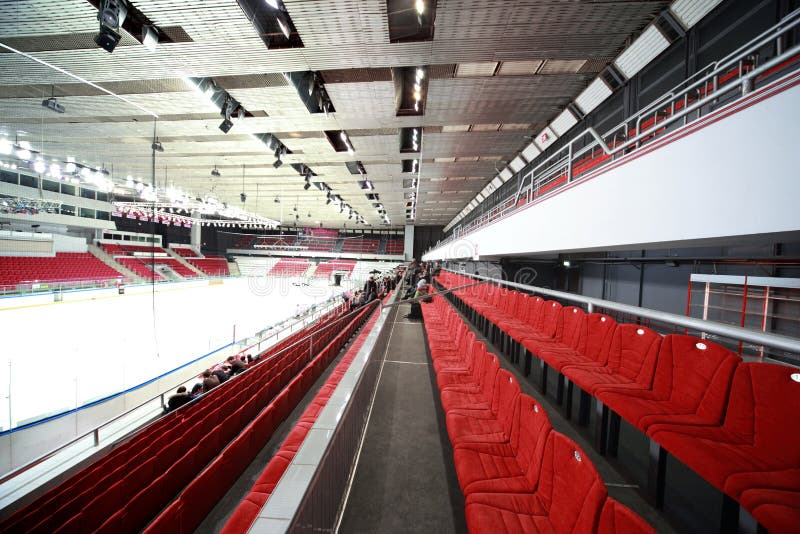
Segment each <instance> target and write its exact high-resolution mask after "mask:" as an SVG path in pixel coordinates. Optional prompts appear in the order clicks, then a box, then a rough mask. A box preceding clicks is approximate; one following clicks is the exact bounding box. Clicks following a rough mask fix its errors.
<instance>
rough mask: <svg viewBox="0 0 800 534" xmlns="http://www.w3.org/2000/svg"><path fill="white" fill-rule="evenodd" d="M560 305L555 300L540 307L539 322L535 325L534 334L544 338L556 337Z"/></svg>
mask: <svg viewBox="0 0 800 534" xmlns="http://www.w3.org/2000/svg"><path fill="white" fill-rule="evenodd" d="M561 307H562V306H561V303H560V302H558V301H555V300H548V301H546V302H545V303H544V305H543V307H542V313H541V314H540V315H539V322H538V323H537V324H536V332H537V333H540V334H543V335H545V336H550V337H553V336H555V335H556V329H557V328H558V320H559V319H560V318H561Z"/></svg>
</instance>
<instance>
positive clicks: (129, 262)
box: [114, 256, 164, 282]
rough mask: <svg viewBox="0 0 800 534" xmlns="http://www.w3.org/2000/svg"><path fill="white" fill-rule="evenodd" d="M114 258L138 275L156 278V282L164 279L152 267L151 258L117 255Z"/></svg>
mask: <svg viewBox="0 0 800 534" xmlns="http://www.w3.org/2000/svg"><path fill="white" fill-rule="evenodd" d="M114 260H116V261H118V262H119V263H121V264H122V265H124V266H125V267H127V268H128V269H130V270H131V271H133V272H134V273H136V274H137V275H139V276H141V277H142V278H144V279H145V280H155V281H156V282H160V281H162V280H163V279H164V277H163V276H161V275H160V274H158V273H157V272H155V271H154V270H153V269H151V268H150V261H149V260H142V259H140V258H134V257H132V256H130V257H126V256H117V257H115V258H114Z"/></svg>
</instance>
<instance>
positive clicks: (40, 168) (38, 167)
mask: <svg viewBox="0 0 800 534" xmlns="http://www.w3.org/2000/svg"><path fill="white" fill-rule="evenodd" d="M33 170H34V171H36V172H38V173H39V174H42V173H43V172H44V171H45V164H44V161H42V160H40V159H37V160H36V161H35V162H34V164H33Z"/></svg>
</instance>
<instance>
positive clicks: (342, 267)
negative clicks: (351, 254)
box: [314, 260, 356, 278]
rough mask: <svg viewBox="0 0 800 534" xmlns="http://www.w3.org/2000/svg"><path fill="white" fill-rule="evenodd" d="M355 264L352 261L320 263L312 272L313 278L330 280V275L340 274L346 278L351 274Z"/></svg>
mask: <svg viewBox="0 0 800 534" xmlns="http://www.w3.org/2000/svg"><path fill="white" fill-rule="evenodd" d="M355 266H356V262H355V261H353V260H331V261H325V262H320V263H319V264H318V265H317V269H316V270H315V271H314V277H315V278H330V276H331V273H333V272H334V271H335V272H341V273H343V274H345V275H346V276H347V277H349V276H350V274H351V273H352V272H353V269H354V268H355Z"/></svg>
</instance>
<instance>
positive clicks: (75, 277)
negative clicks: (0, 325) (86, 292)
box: [0, 252, 123, 285]
mask: <svg viewBox="0 0 800 534" xmlns="http://www.w3.org/2000/svg"><path fill="white" fill-rule="evenodd" d="M122 277H123V275H122V273H119V272H117V271H115V270H114V269H112V268H111V267H109V266H108V265H106V264H105V263H103V262H102V261H100V260H99V259H98V258H96V257H94V256H93V255H91V254H89V253H79V252H58V253H56V255H55V256H49V257H44V256H0V284H8V285H10V284H19V283H23V282H66V281H79V280H105V279H114V278H122Z"/></svg>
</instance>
